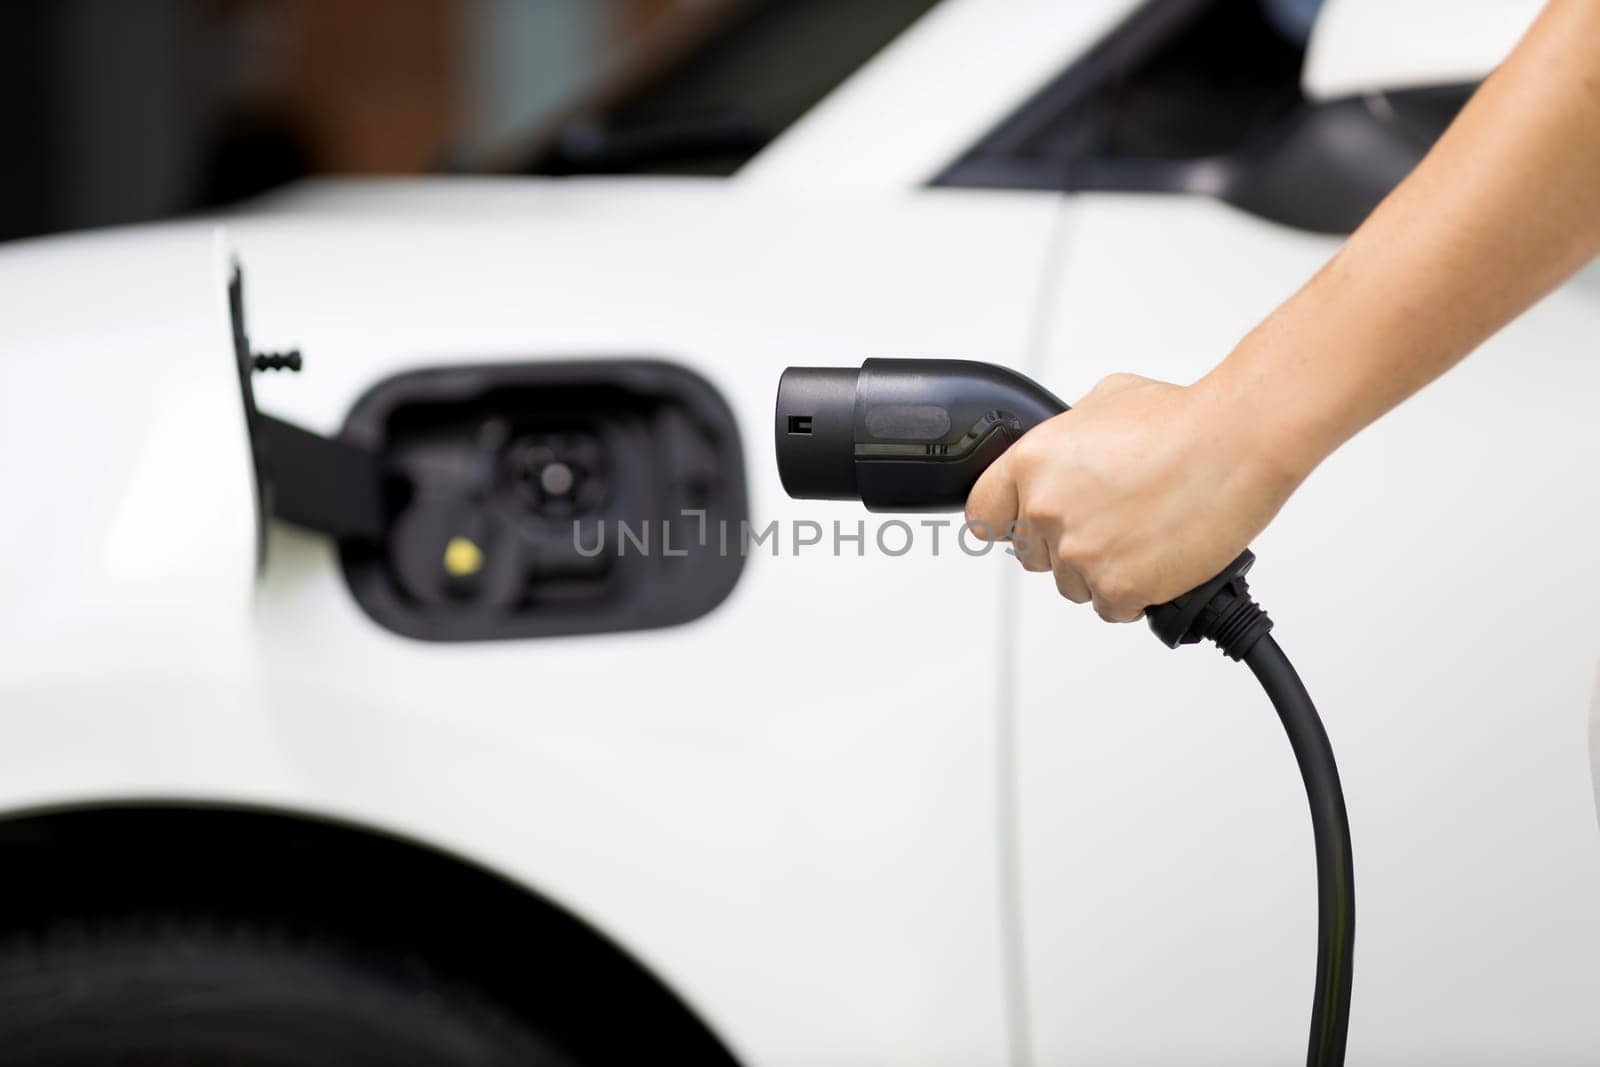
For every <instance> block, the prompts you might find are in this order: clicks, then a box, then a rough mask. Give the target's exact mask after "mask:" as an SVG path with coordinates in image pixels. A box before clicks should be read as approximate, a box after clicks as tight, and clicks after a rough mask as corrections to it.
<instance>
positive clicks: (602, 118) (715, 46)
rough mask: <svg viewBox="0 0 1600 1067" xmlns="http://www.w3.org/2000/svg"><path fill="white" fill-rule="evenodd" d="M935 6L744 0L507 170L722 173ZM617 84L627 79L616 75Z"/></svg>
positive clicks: (555, 129)
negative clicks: (682, 48) (710, 27)
mask: <svg viewBox="0 0 1600 1067" xmlns="http://www.w3.org/2000/svg"><path fill="white" fill-rule="evenodd" d="M935 3H937V0H871V2H870V3H860V2H859V0H749V2H746V3H740V4H735V5H731V7H732V8H733V10H732V11H731V12H730V13H728V14H727V15H726V16H725V17H722V18H719V19H718V20H716V25H715V28H714V29H713V30H711V31H710V32H708V33H706V34H704V36H703V39H701V40H698V41H696V42H695V43H694V45H693V46H692V47H689V48H688V49H686V54H684V55H682V56H681V57H677V56H675V57H672V58H671V59H669V60H668V61H666V62H661V63H658V64H655V66H656V67H657V68H658V69H655V70H652V71H650V73H649V74H648V76H646V77H645V78H643V79H642V81H640V82H636V83H635V84H625V85H623V86H622V87H621V88H620V89H619V88H613V90H612V91H609V92H608V91H604V90H602V91H601V92H600V93H598V94H597V95H596V98H595V99H593V100H591V101H589V102H587V103H580V105H578V106H577V107H576V108H574V109H573V110H572V111H570V112H569V113H568V114H566V115H564V116H562V117H561V118H560V119H558V120H557V121H556V122H555V123H553V124H552V125H551V126H550V127H549V128H547V129H546V130H545V131H543V132H542V133H541V134H540V135H537V136H535V137H534V138H532V139H531V142H532V143H531V144H530V145H529V147H528V148H527V149H526V150H525V151H524V152H523V154H522V158H520V159H519V160H517V161H515V163H514V164H513V166H512V167H511V168H510V169H513V170H516V171H519V172H521V173H529V174H712V175H728V174H732V173H733V172H734V171H735V170H737V169H738V168H739V167H740V166H741V165H742V164H743V163H744V162H745V161H747V160H748V159H750V158H751V157H752V156H754V155H755V154H756V153H757V152H759V151H760V150H761V149H762V148H764V147H765V146H766V145H767V144H769V143H770V142H771V141H772V140H773V139H774V138H776V137H777V136H778V135H779V134H780V133H782V132H783V131H784V130H785V129H786V128H787V127H788V126H789V125H791V124H792V123H793V122H794V121H795V120H796V119H798V118H799V117H800V116H801V115H803V114H805V113H806V112H807V111H809V110H810V109H811V108H812V107H813V106H815V105H816V104H817V103H818V102H819V101H820V100H822V98H823V97H824V96H826V95H827V94H828V93H829V92H831V91H832V90H833V89H835V88H836V87H838V86H839V85H840V84H841V83H842V82H844V80H845V79H846V78H848V77H849V76H850V75H851V74H853V73H854V72H855V71H856V70H858V69H860V68H861V67H862V66H864V65H865V64H866V62H867V61H868V60H869V59H871V58H872V57H873V56H874V55H876V54H877V53H878V52H879V51H881V50H882V49H883V47H884V46H885V45H887V44H888V43H889V42H890V41H892V40H894V39H895V38H896V37H898V36H899V35H900V34H901V33H902V32H904V31H905V29H906V28H907V27H908V26H910V25H911V23H912V22H914V21H916V19H917V18H918V17H919V16H921V15H923V14H924V13H925V12H927V11H928V10H929V9H930V8H932V7H933V6H934V5H935ZM624 80H625V79H624Z"/></svg>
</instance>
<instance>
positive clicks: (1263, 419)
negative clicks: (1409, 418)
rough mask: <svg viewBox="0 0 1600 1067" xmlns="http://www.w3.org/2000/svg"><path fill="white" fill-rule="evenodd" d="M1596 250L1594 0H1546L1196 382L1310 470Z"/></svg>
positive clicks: (1599, 16)
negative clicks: (1297, 283)
mask: <svg viewBox="0 0 1600 1067" xmlns="http://www.w3.org/2000/svg"><path fill="white" fill-rule="evenodd" d="M1596 254H1600V0H1555V2H1554V3H1552V4H1551V5H1550V6H1549V8H1548V9H1547V10H1546V11H1545V12H1544V13H1543V14H1542V15H1541V16H1540V18H1539V20H1538V22H1537V23H1535V25H1534V27H1533V28H1532V29H1531V30H1530V31H1529V33H1528V35H1527V37H1526V38H1524V40H1523V41H1522V43H1521V44H1520V45H1519V46H1518V47H1517V49H1516V51H1515V52H1514V53H1513V54H1512V55H1511V56H1510V57H1509V58H1508V59H1507V61H1506V62H1505V64H1504V65H1502V67H1501V68H1500V69H1499V70H1498V71H1497V72H1495V74H1494V75H1492V76H1491V77H1490V78H1489V79H1488V80H1487V81H1486V82H1485V83H1484V86H1483V88H1482V89H1481V90H1480V91H1479V92H1478V93H1477V94H1476V95H1475V96H1474V98H1473V99H1472V101H1471V102H1470V103H1469V104H1468V105H1467V107H1466V108H1465V109H1464V110H1463V112H1462V114H1461V116H1460V117H1459V118H1458V119H1457V120H1456V122H1455V123H1454V124H1453V125H1452V126H1451V128H1450V129H1449V130H1448V131H1447V132H1446V133H1445V135H1444V136H1443V137H1442V138H1441V139H1440V141H1439V143H1438V144H1437V145H1436V146H1435V147H1434V149H1433V151H1432V152H1431V153H1429V155H1428V156H1427V158H1426V159H1425V160H1424V161H1423V162H1422V163H1421V165H1419V166H1418V167H1417V169H1416V170H1415V171H1414V172H1413V173H1412V174H1411V176H1410V177H1408V178H1407V179H1406V180H1405V181H1404V182H1403V183H1402V184H1401V185H1400V186H1399V187H1398V188H1396V189H1395V191H1394V192H1393V193H1392V194H1391V195H1390V196H1389V197H1388V199H1386V200H1385V201H1384V202H1383V204H1381V205H1380V206H1379V207H1378V209H1377V210H1376V211H1375V212H1374V213H1373V214H1372V216H1371V217H1370V218H1369V219H1368V220H1367V221H1366V222H1365V223H1364V224H1363V225H1362V226H1361V227H1360V228H1359V229H1358V230H1357V231H1356V232H1355V233H1354V234H1353V235H1352V236H1351V238H1350V240H1349V241H1348V242H1346V244H1345V246H1344V247H1343V248H1342V249H1341V250H1340V252H1339V253H1338V254H1337V255H1336V256H1335V257H1334V258H1333V259H1332V260H1331V261H1330V262H1329V263H1328V264H1327V266H1326V267H1324V268H1323V270H1322V271H1321V272H1320V273H1318V274H1317V276H1316V277H1315V278H1313V279H1312V281H1311V282H1309V283H1308V284H1307V285H1306V286H1305V287H1304V288H1303V289H1301V290H1300V292H1299V293H1297V294H1296V295H1295V296H1294V297H1293V298H1292V299H1290V300H1289V301H1288V302H1287V303H1285V304H1284V305H1283V306H1282V307H1281V308H1279V309H1278V311H1276V312H1275V313H1274V314H1273V315H1272V316H1271V317H1270V318H1268V319H1267V320H1266V321H1265V322H1264V323H1262V325H1261V326H1260V327H1258V328H1257V329H1256V330H1255V331H1253V332H1252V333H1251V334H1250V336H1249V337H1247V338H1246V339H1245V340H1244V341H1242V342H1241V343H1240V345H1239V346H1238V348H1237V349H1236V350H1235V351H1234V352H1233V354H1232V355H1230V356H1229V357H1228V359H1227V360H1225V361H1224V362H1223V363H1222V364H1220V365H1219V366H1218V367H1217V369H1216V370H1214V371H1213V372H1212V373H1211V374H1210V375H1208V376H1207V378H1206V379H1205V380H1204V381H1203V383H1202V385H1203V387H1204V388H1206V389H1207V390H1209V391H1211V392H1213V393H1215V394H1217V395H1218V396H1219V399H1220V400H1221V402H1222V403H1224V404H1226V405H1227V406H1228V408H1229V410H1231V411H1233V412H1235V413H1236V414H1237V415H1239V416H1241V417H1243V418H1244V419H1247V420H1249V422H1250V424H1251V425H1254V426H1256V427H1259V428H1260V432H1261V433H1262V436H1263V444H1264V447H1267V448H1270V449H1271V450H1272V451H1273V452H1274V453H1275V455H1276V456H1277V457H1278V461H1279V462H1282V463H1283V464H1285V465H1286V467H1287V468H1288V470H1289V472H1291V473H1292V474H1294V475H1298V476H1303V475H1304V474H1305V473H1308V472H1309V471H1310V470H1311V468H1313V467H1314V466H1316V464H1317V463H1319V462H1321V460H1322V459H1323V458H1325V457H1326V456H1327V455H1328V454H1329V453H1330V452H1332V451H1333V450H1334V449H1336V448H1337V447H1339V445H1340V444H1342V443H1343V442H1344V441H1345V440H1347V439H1348V438H1349V437H1351V436H1352V435H1354V434H1355V433H1356V432H1358V431H1359V430H1361V429H1362V428H1363V427H1365V426H1366V425H1367V424H1368V423H1370V422H1372V421H1373V420H1374V419H1376V418H1378V417H1379V416H1380V415H1382V414H1383V413H1384V412H1386V411H1388V410H1389V409H1390V408H1392V407H1394V406H1395V405H1396V404H1398V403H1400V402H1401V401H1402V400H1404V399H1405V398H1406V397H1408V396H1410V395H1411V394H1412V393H1414V392H1415V391H1417V390H1418V389H1420V388H1421V387H1422V386H1424V385H1426V384H1427V383H1428V382H1430V381H1432V380H1433V379H1434V378H1437V377H1438V376H1439V375H1440V374H1443V373H1444V372H1445V371H1446V370H1448V369H1449V368H1450V367H1451V366H1453V365H1454V364H1455V363H1456V362H1458V361H1459V360H1461V359H1462V358H1463V357H1465V356H1466V355H1467V354H1468V353H1469V352H1471V351H1472V350H1473V349H1475V348H1476V347H1477V346H1478V345H1479V344H1481V343H1482V342H1483V341H1484V340H1486V339H1487V338H1488V337H1489V336H1491V335H1492V334H1493V333H1495V332H1496V331H1497V330H1499V329H1500V328H1501V327H1502V326H1504V325H1505V324H1506V323H1508V322H1509V321H1511V320H1512V319H1513V318H1515V317H1516V316H1517V315H1518V314H1520V313H1521V312H1522V311H1524V310H1526V309H1527V308H1528V307H1529V306H1530V305H1532V304H1533V303H1534V302H1536V301H1537V300H1538V299H1539V298H1540V297H1542V296H1544V295H1545V294H1546V293H1548V292H1549V291H1550V290H1551V289H1553V288H1554V287H1556V286H1557V285H1559V284H1560V283H1561V282H1562V281H1563V280H1565V279H1566V278H1567V277H1568V276H1570V275H1571V274H1572V273H1573V272H1575V271H1576V270H1577V269H1578V268H1580V267H1581V266H1582V265H1583V264H1584V263H1586V262H1587V261H1588V260H1590V259H1592V258H1593V257H1594V256H1595V255H1596Z"/></svg>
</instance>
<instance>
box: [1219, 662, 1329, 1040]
mask: <svg viewBox="0 0 1600 1067" xmlns="http://www.w3.org/2000/svg"><path fill="white" fill-rule="evenodd" d="M1243 659H1244V662H1245V664H1246V665H1247V666H1249V668H1250V670H1251V671H1252V672H1253V673H1254V674H1255V676H1256V678H1257V680H1259V681H1260V682H1261V688H1263V689H1265V690H1266V691H1267V696H1268V698H1270V699H1271V701H1272V706H1273V707H1274V708H1276V709H1277V712H1278V718H1279V719H1281V720H1282V721H1283V729H1284V732H1285V733H1287V734H1288V735H1289V746H1290V747H1291V748H1293V749H1294V758H1295V761H1296V762H1297V763H1299V764H1300V776H1301V778H1303V779H1304V780H1305V786H1306V799H1307V800H1309V801H1310V802H1311V832H1312V836H1313V838H1314V840H1315V842H1316V850H1317V983H1316V993H1315V1000H1314V1001H1313V1003H1312V1008H1311V1036H1310V1039H1309V1043H1308V1046H1307V1049H1306V1064H1307V1067H1334V1065H1337V1064H1342V1063H1344V1048H1345V1037H1346V1034H1347V1032H1348V1030H1349V1028H1350V976H1351V969H1350V968H1351V961H1352V955H1353V952H1354V948H1355V938H1356V884H1355V871H1354V863H1353V857H1352V856H1351V852H1350V819H1349V816H1348V815H1347V814H1346V813H1345V807H1344V789H1343V787H1342V786H1341V785H1340V784H1339V768H1338V765H1337V764H1335V763H1334V761H1333V748H1332V746H1331V745H1329V744H1328V733H1327V731H1326V730H1324V729H1323V727H1322V719H1321V718H1320V717H1319V716H1318V715H1317V709H1316V706H1315V705H1314V704H1312V703H1311V694H1309V693H1307V692H1306V687H1305V685H1304V684H1302V683H1301V681H1300V676H1299V675H1298V674H1296V673H1295V670H1294V666H1293V665H1292V664H1290V662H1289V658H1288V657H1287V656H1285V655H1284V654H1283V649H1281V648H1279V647H1278V643H1277V642H1276V641H1274V640H1273V639H1272V637H1271V636H1270V635H1268V634H1263V635H1261V636H1260V637H1259V638H1258V639H1257V640H1256V641H1255V642H1254V644H1253V645H1252V646H1251V648H1250V649H1249V651H1247V652H1246V653H1245V654H1244V656H1243Z"/></svg>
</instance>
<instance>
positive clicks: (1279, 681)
mask: <svg viewBox="0 0 1600 1067" xmlns="http://www.w3.org/2000/svg"><path fill="white" fill-rule="evenodd" d="M1066 410H1067V405H1065V404H1063V403H1062V402H1061V401H1060V400H1057V399H1056V398H1055V396H1054V395H1053V394H1051V393H1050V391H1049V390H1047V389H1045V388H1044V387H1042V386H1040V385H1039V384H1038V383H1036V382H1033V381H1030V380H1029V379H1027V378H1025V377H1023V376H1022V375H1020V374H1017V373H1015V372H1014V371H1010V370H1007V369H1005V368H1003V367H996V366H993V365H990V364H985V363H972V362H968V361H965V360H936V359H916V360H900V359H869V360H867V361H866V363H864V364H863V365H862V366H861V368H860V369H859V370H852V369H849V368H837V367H791V368H789V369H788V370H787V371H785V372H784V375H783V378H782V379H781V380H780V382H779V384H778V405H777V415H776V420H775V439H776V446H777V454H778V473H779V476H780V478H781V479H782V481H783V486H784V488H785V489H786V490H788V492H789V495H790V496H793V497H797V498H806V499H829V500H860V501H862V502H863V503H864V504H866V505H867V507H868V508H869V509H871V510H874V511H941V510H959V509H960V508H961V507H962V506H963V504H964V503H965V501H966V498H967V494H968V493H969V492H971V490H972V486H973V485H974V483H976V482H977V480H978V477H979V476H980V475H981V474H982V473H983V471H984V470H985V469H986V468H987V467H988V466H989V464H990V463H992V462H994V460H995V459H997V458H999V456H1000V455H1001V454H1002V453H1003V452H1004V451H1005V450H1006V449H1007V448H1009V447H1010V446H1011V445H1012V444H1014V443H1015V442H1016V441H1017V440H1018V439H1019V438H1020V437H1021V436H1022V435H1023V434H1024V433H1026V432H1027V431H1028V430H1029V429H1031V428H1032V427H1033V426H1035V425H1037V424H1038V423H1040V422H1043V421H1044V420H1045V419H1047V418H1050V417H1052V416H1054V415H1059V414H1061V413H1062V412H1064V411H1066ZM1254 563H1255V555H1254V554H1253V553H1251V552H1250V551H1249V550H1248V549H1246V550H1245V551H1244V552H1241V553H1240V554H1239V556H1238V557H1237V558H1236V559H1235V560H1234V561H1233V562H1232V563H1230V564H1228V566H1227V567H1225V568H1223V570H1222V571H1221V573H1219V574H1217V575H1216V576H1215V577H1214V578H1212V579H1211V580H1210V581H1208V582H1205V583H1204V584H1202V585H1199V586H1197V587H1195V588H1194V589H1192V590H1190V591H1189V592H1187V593H1185V594H1183V595H1182V596H1180V597H1176V598H1174V599H1173V600H1170V601H1168V602H1167V603H1165V604H1158V605H1156V606H1154V607H1151V608H1149V609H1147V610H1146V611H1145V617H1146V619H1147V621H1148V622H1149V624H1150V629H1151V630H1152V631H1154V633H1155V635H1156V636H1157V637H1158V638H1160V639H1161V641H1162V642H1163V643H1164V644H1166V645H1167V646H1168V647H1169V648H1177V647H1178V646H1179V645H1188V644H1194V643H1196V642H1198V641H1201V640H1209V641H1211V642H1213V643H1214V644H1216V646H1217V647H1218V648H1220V649H1221V650H1222V652H1223V654H1224V655H1226V656H1228V657H1229V658H1230V659H1233V660H1236V661H1242V662H1243V663H1244V664H1245V666H1247V667H1249V668H1250V670H1251V671H1252V672H1253V673H1254V674H1255V676H1256V679H1257V680H1258V681H1259V682H1260V683H1261V687H1262V688H1263V689H1264V690H1265V691H1266V693H1267V696H1268V698H1269V699H1270V700H1271V701H1272V706H1273V707H1274V709H1276V710H1277V713H1278V718H1279V720H1280V721H1281V722H1282V723H1283V728H1284V732H1285V733H1286V734H1287V735H1288V737H1289V746H1290V748H1292V749H1293V750H1294V755H1295V761H1296V762H1297V763H1298V764H1299V766H1300V775H1301V778H1302V779H1303V780H1304V782H1305V787H1306V798H1307V800H1309V801H1310V804H1311V827H1312V836H1313V838H1314V840H1315V844H1316V854H1317V974H1316V988H1315V992H1314V996H1313V1002H1312V1011H1311V1034H1310V1038H1309V1040H1308V1042H1307V1049H1306V1064H1307V1067H1334V1065H1338V1064H1343V1063H1344V1053H1345V1041H1346V1034H1347V1031H1348V1029H1349V1020H1350V986H1351V955H1352V952H1353V950H1354V946H1355V876H1354V864H1353V859H1352V853H1351V847H1350V822H1349V818H1348V815H1347V813H1346V811H1345V804H1344V790H1343V787H1342V786H1341V784H1340V782H1339V768H1338V766H1337V765H1336V764H1335V763H1334V759H1333V748H1332V746H1331V745H1330V744H1329V743H1328V735H1327V731H1325V730H1324V729H1323V726H1322V720H1321V718H1320V717H1319V716H1318V715H1317V709H1316V706H1315V705H1314V704H1312V702H1311V696H1310V694H1309V693H1307V692H1306V688H1305V686H1304V684H1302V683H1301V681H1300V677H1299V675H1297V674H1296V673H1295V670H1294V667H1293V665H1291V664H1290V662H1289V659H1288V657H1287V656H1285V655H1284V653H1283V650H1282V649H1281V648H1279V647H1278V644H1277V642H1276V641H1275V640H1274V639H1273V637H1272V634H1271V631H1272V620H1271V619H1270V618H1269V617H1268V616H1267V613H1266V612H1265V611H1263V610H1262V609H1261V607H1260V605H1258V604H1257V603H1256V602H1255V601H1254V600H1253V599H1252V598H1251V596H1250V586H1249V584H1248V583H1247V582H1246V581H1245V574H1246V572H1248V571H1249V570H1250V568H1251V566H1252V565H1253V564H1254Z"/></svg>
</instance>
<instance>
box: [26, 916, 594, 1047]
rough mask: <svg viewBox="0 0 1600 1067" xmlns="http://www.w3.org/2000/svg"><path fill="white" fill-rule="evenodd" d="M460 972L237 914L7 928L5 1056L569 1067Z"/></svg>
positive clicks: (529, 1030)
mask: <svg viewBox="0 0 1600 1067" xmlns="http://www.w3.org/2000/svg"><path fill="white" fill-rule="evenodd" d="M574 1063H575V1061H574V1060H572V1059H571V1058H569V1057H568V1056H567V1055H566V1054H564V1053H562V1052H560V1051H558V1050H557V1049H556V1048H555V1047H554V1046H553V1045H552V1044H551V1043H550V1042H548V1041H546V1040H544V1039H543V1038H541V1037H540V1036H539V1035H538V1034H536V1033H534V1032H533V1030H531V1029H530V1028H529V1027H527V1026H526V1025H524V1024H523V1023H521V1022H520V1021H518V1020H516V1019H514V1018H511V1017H509V1016H508V1015H507V1014H505V1013H504V1012H502V1011H501V1010H499V1009H498V1008H497V1007H496V1006H495V1005H494V1004H493V1003H492V1002H490V1001H489V1000H487V999H486V998H485V997H483V996H482V995H480V994H478V993H476V992H475V991H474V990H472V989H471V988H470V987H468V986H467V985H466V984H465V983H462V982H459V981H452V980H448V979H445V978H441V977H439V976H437V975H434V974H431V973H430V972H429V971H428V970H427V968H426V967H424V966H423V965H421V964H420V963H418V962H417V961H415V960H408V959H406V958H405V957H403V956H396V955H387V954H383V953H379V952H377V951H373V950H363V949H357V948H354V947H352V946H348V945H338V944H335V943H333V942H331V941H330V940H328V939H326V938H313V937H310V936H306V935H301V934H295V933H291V932H288V931H285V930H279V929H274V928H271V927H269V926H266V925H263V924H259V923H255V922H248V921H238V920H221V919H216V920H197V919H189V918H185V919H148V918H146V919H138V920H116V921H105V920H102V921H96V922H85V923H75V924H71V925H56V926H53V927H51V928H49V929H47V930H40V931H33V932H29V933H25V934H18V935H13V936H11V937H8V938H7V939H6V940H5V941H4V942H0V1064H3V1065H5V1067H12V1065H24V1064H26V1065H30V1067H31V1065H49V1067H89V1065H112V1064H115V1065H118V1067H124V1065H126V1067H144V1065H156V1064H160V1065H173V1067H180V1065H191V1064H192V1065H196V1067H199V1065H208V1067H210V1065H217V1067H366V1065H372V1067H395V1065H407V1067H409V1065H415V1067H458V1065H471V1067H502V1065H505V1067H510V1065H516V1067H573V1065H574Z"/></svg>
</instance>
